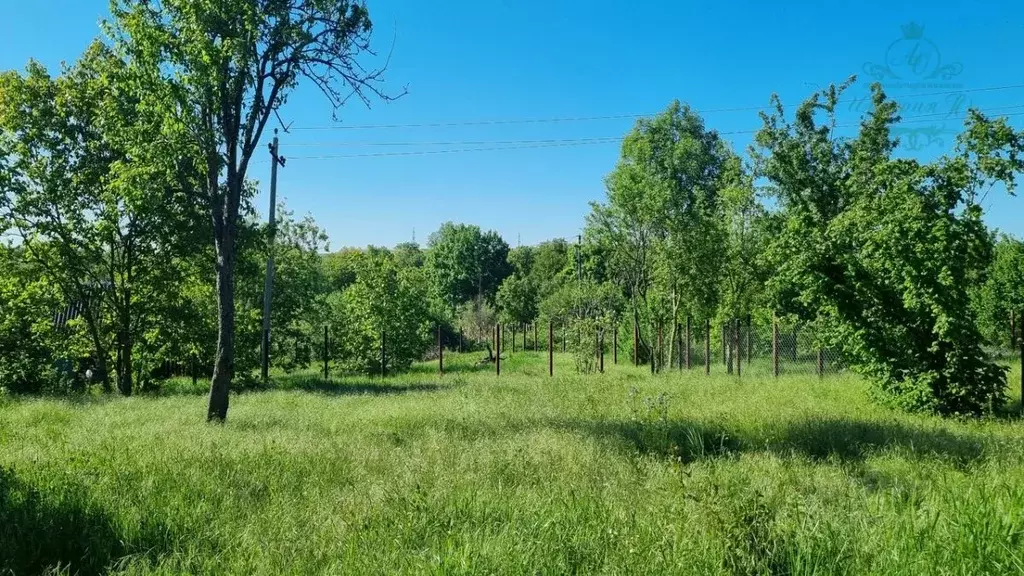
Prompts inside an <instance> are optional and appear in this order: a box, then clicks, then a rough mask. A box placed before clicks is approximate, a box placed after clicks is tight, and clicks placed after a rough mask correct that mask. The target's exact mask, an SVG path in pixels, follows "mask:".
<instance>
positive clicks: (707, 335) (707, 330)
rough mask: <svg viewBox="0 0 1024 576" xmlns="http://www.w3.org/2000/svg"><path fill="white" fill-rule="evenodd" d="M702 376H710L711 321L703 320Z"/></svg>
mask: <svg viewBox="0 0 1024 576" xmlns="http://www.w3.org/2000/svg"><path fill="white" fill-rule="evenodd" d="M704 375H705V376H711V320H710V319H705V320H704Z"/></svg>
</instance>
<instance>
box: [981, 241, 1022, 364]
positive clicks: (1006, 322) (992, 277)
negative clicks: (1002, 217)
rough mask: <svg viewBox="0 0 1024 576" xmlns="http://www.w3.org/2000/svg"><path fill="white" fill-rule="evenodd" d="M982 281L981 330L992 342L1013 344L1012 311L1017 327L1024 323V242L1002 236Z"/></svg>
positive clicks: (1003, 344)
mask: <svg viewBox="0 0 1024 576" xmlns="http://www.w3.org/2000/svg"><path fill="white" fill-rule="evenodd" d="M981 280H982V281H981V283H979V284H977V290H976V293H975V308H976V309H977V311H978V319H979V322H980V323H981V331H982V333H983V334H984V335H985V340H986V341H987V342H989V343H990V344H993V345H996V346H999V347H1004V346H1009V345H1010V317H1011V314H1013V315H1015V321H1016V323H1017V326H1022V325H1024V324H1022V323H1024V318H1022V317H1021V316H1022V314H1024V242H1021V241H1020V240H1018V239H1016V238H1013V237H1011V236H1007V235H1005V234H1004V235H1002V236H1000V237H999V239H998V240H997V241H996V244H995V250H994V257H993V259H992V265H991V266H989V268H988V269H987V270H986V271H985V274H984V275H983V278H982V279H981ZM1017 331H1018V333H1019V329H1017ZM1018 341H1019V340H1018Z"/></svg>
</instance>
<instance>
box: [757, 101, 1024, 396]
mask: <svg viewBox="0 0 1024 576" xmlns="http://www.w3.org/2000/svg"><path fill="white" fill-rule="evenodd" d="M841 91H842V88H839V89H837V88H835V87H833V88H831V89H829V90H827V91H826V92H825V93H824V94H823V95H821V97H819V96H814V97H812V98H811V99H810V100H808V101H807V102H805V103H804V104H803V105H802V106H801V107H800V108H799V109H798V110H797V113H796V120H795V125H789V124H786V123H785V121H784V120H783V117H784V115H783V109H782V107H781V104H779V103H778V101H777V100H776V101H775V103H776V111H775V113H774V114H773V115H770V116H768V115H766V116H765V127H764V129H763V130H762V131H761V132H760V133H758V135H757V143H758V145H759V146H760V147H761V148H762V149H763V150H764V153H763V154H761V155H760V157H759V161H760V168H761V173H762V174H763V175H764V176H765V177H767V178H768V179H769V180H770V181H771V182H772V183H773V185H774V186H775V193H776V194H777V197H778V199H779V203H780V205H781V207H782V210H783V212H782V216H783V218H785V225H784V227H783V230H782V232H781V234H780V235H779V236H778V237H777V238H776V240H775V241H774V243H773V246H772V254H773V255H774V265H775V269H776V273H775V279H774V282H775V284H776V285H782V286H789V287H792V288H794V289H795V298H796V303H795V305H793V306H792V307H791V308H793V309H796V310H798V311H799V312H800V313H802V314H804V315H805V317H809V318H817V319H818V320H819V321H820V322H821V324H822V326H824V327H826V328H827V332H829V336H830V343H833V344H836V345H839V346H841V347H842V349H843V351H844V353H845V355H846V356H847V357H848V359H849V360H851V363H852V364H853V366H854V367H855V368H857V369H859V370H860V371H861V372H863V373H865V374H867V375H869V376H870V377H871V379H872V381H873V382H874V383H875V384H876V386H877V388H878V389H879V390H880V391H882V392H884V393H885V394H886V397H887V398H889V399H891V400H892V401H893V402H894V403H895V404H897V405H899V406H900V407H903V408H905V409H910V410H927V411H936V412H940V413H944V414H979V413H982V412H985V411H988V410H991V409H992V408H993V407H998V406H999V405H1000V404H1001V403H1002V402H1003V400H1004V396H1003V387H1004V383H1005V380H1004V370H1003V368H1001V367H999V366H997V365H995V364H993V363H992V362H991V361H990V359H989V358H988V357H987V356H986V355H985V353H984V352H983V351H982V349H981V346H980V344H981V336H980V334H979V332H978V328H977V323H976V321H975V317H974V313H973V310H972V307H971V300H970V295H969V285H970V282H971V279H972V278H976V277H978V275H980V274H981V273H982V272H983V270H984V269H985V267H986V266H987V264H988V260H989V257H990V254H991V248H992V247H991V236H990V235H989V234H988V233H987V231H986V229H985V227H984V224H983V223H982V222H981V208H980V206H978V204H977V202H976V198H975V191H976V190H977V189H978V188H979V187H981V186H982V185H986V184H987V183H988V175H989V174H990V173H996V174H997V175H998V176H999V177H1001V178H1004V179H1006V183H1007V185H1008V186H1011V187H1012V180H1011V179H1008V178H1007V176H1006V174H1004V173H1002V172H999V171H993V170H992V167H991V166H990V165H989V164H988V159H989V157H988V156H982V157H980V158H979V157H975V156H972V154H973V151H974V150H976V149H977V143H976V142H975V141H973V140H972V138H973V136H972V134H976V133H978V132H981V133H983V134H988V133H989V132H988V131H987V130H986V129H981V128H978V127H977V126H975V125H976V124H986V123H987V122H988V121H987V120H985V119H984V118H979V117H977V116H974V117H972V118H971V119H969V120H968V127H967V130H966V132H965V136H964V137H962V138H961V140H960V147H959V149H958V153H957V155H956V156H954V157H951V158H942V159H940V160H938V161H936V162H934V163H931V164H919V163H918V162H916V161H913V160H901V159H893V158H892V157H891V153H892V151H893V149H894V148H895V146H896V141H895V140H894V139H893V138H892V137H891V136H890V127H891V125H892V124H893V123H894V122H895V120H896V117H895V113H896V105H895V103H894V102H892V101H891V100H889V99H887V98H886V96H885V94H884V93H883V92H882V90H881V88H880V87H879V86H877V85H876V86H874V87H873V102H874V107H873V110H872V111H871V112H870V114H869V115H868V117H867V118H866V119H865V121H864V122H863V124H862V126H861V131H860V134H859V136H858V137H857V138H855V139H851V140H842V141H840V140H834V139H833V137H832V134H831V130H830V128H829V125H828V124H825V125H818V124H816V123H815V118H814V113H815V112H816V111H821V112H823V113H824V114H826V116H827V117H828V119H829V122H834V111H835V106H836V102H837V101H838V95H839V93H840V92H841ZM1015 145H1016V144H1014V143H1012V142H1009V141H1007V142H1005V146H1007V147H1011V150H1012V154H1016V153H1018V152H1017V151H1016V149H1013V148H1012V147H1013V146H1015ZM985 147H986V150H987V152H986V153H991V154H992V155H993V157H994V156H995V155H996V154H997V153H1001V152H1002V150H1001V149H999V150H997V147H995V146H994V145H993V144H992V142H988V143H986V144H985ZM1012 154H1011V156H1012Z"/></svg>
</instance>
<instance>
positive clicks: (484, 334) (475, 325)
mask: <svg viewBox="0 0 1024 576" xmlns="http://www.w3.org/2000/svg"><path fill="white" fill-rule="evenodd" d="M458 316H459V324H460V325H461V326H462V328H463V330H465V331H466V336H468V337H469V339H470V340H471V341H473V342H478V343H479V342H483V343H484V346H486V347H487V360H488V361H492V360H494V352H493V351H492V350H491V338H493V336H494V327H495V325H496V324H497V322H498V315H497V313H496V312H495V311H494V308H493V307H492V306H491V305H490V304H488V303H487V300H485V299H484V298H482V297H477V298H473V299H472V300H470V301H469V302H466V303H465V304H463V305H462V306H461V308H460V310H459V314H458Z"/></svg>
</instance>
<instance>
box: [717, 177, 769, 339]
mask: <svg viewBox="0 0 1024 576" xmlns="http://www.w3.org/2000/svg"><path fill="white" fill-rule="evenodd" d="M726 180H727V181H728V184H727V185H726V186H724V187H723V188H722V190H721V196H720V200H721V203H720V210H721V218H722V223H721V226H722V230H723V231H724V237H723V240H724V242H723V248H724V250H723V251H724V258H723V260H722V264H721V266H722V268H721V275H720V286H721V287H720V294H719V298H720V300H719V308H720V310H719V317H720V319H723V320H724V319H729V318H741V317H743V316H745V315H747V314H752V313H754V312H755V311H757V310H758V309H759V308H761V307H762V306H764V305H765V304H766V302H764V298H763V293H764V284H765V282H766V281H767V279H768V270H767V267H766V262H765V250H766V249H767V245H768V241H769V239H770V238H771V236H770V231H771V226H772V224H773V223H772V221H771V217H770V215H769V214H768V212H767V210H765V207H764V206H763V205H762V204H761V202H760V201H759V200H758V197H757V193H756V191H755V189H754V184H753V181H752V179H751V178H750V176H748V175H747V174H746V173H744V171H743V169H742V168H741V167H740V166H739V159H738V158H735V159H733V160H732V161H731V162H730V167H729V176H727V177H726ZM769 317H770V313H769Z"/></svg>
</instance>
